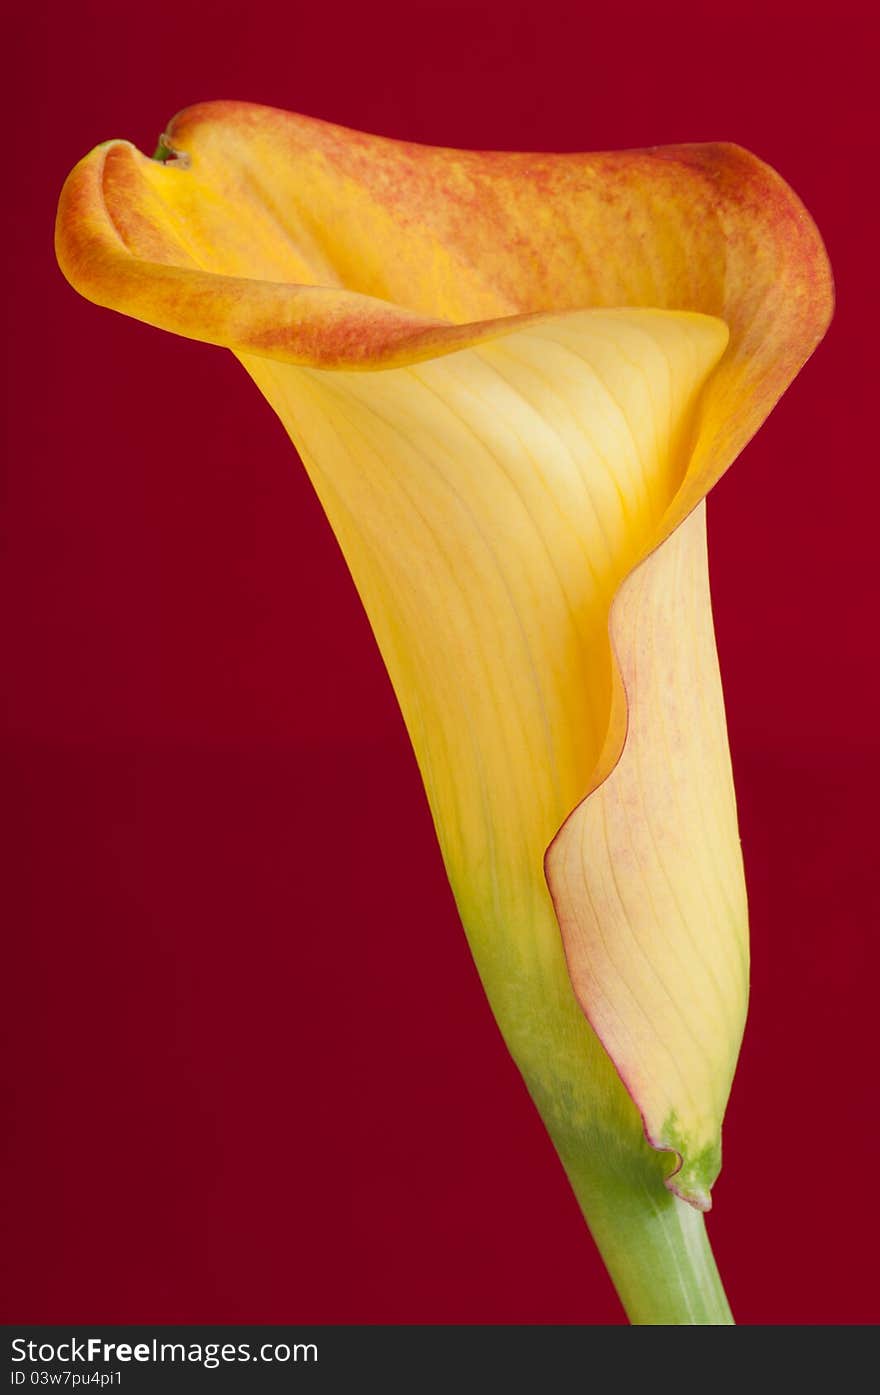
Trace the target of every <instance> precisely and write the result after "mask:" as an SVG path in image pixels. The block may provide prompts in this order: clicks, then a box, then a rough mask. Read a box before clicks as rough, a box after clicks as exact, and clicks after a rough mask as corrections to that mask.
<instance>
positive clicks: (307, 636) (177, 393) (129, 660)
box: [2, 0, 880, 1323]
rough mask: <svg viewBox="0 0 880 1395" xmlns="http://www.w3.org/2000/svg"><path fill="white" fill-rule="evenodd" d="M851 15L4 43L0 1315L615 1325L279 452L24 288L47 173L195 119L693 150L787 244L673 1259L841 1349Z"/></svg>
mask: <svg viewBox="0 0 880 1395" xmlns="http://www.w3.org/2000/svg"><path fill="white" fill-rule="evenodd" d="M868 23H869V21H868V6H867V5H865V6H864V7H858V6H855V5H853V4H851V3H846V0H844V3H835V5H834V6H833V7H825V6H823V7H822V8H821V10H820V9H817V10H816V12H815V18H814V19H811V17H810V15H809V13H808V12H807V11H805V9H804V6H803V5H798V6H795V5H791V6H788V5H786V4H774V3H762V4H760V5H754V6H749V5H748V4H747V5H745V6H744V5H743V4H741V3H740V4H738V5H736V6H735V7H734V6H733V5H730V6H720V5H719V6H708V5H705V4H700V5H694V6H692V7H690V8H689V7H687V6H685V7H682V6H681V5H680V4H679V3H676V4H675V5H671V4H668V5H666V6H661V5H660V4H659V3H644V0H640V2H639V3H638V4H635V5H634V4H632V3H630V4H627V5H626V6H623V5H617V4H612V5H605V6H601V7H600V6H596V5H592V4H590V3H588V2H586V3H585V2H584V0H578V3H562V0H541V3H539V4H535V3H534V0H528V3H522V0H512V2H511V3H508V4H500V3H494V0H477V3H474V2H473V0H471V3H468V4H464V3H463V0H462V3H454V4H448V5H443V4H439V3H433V2H432V0H429V2H428V3H415V2H413V0H411V3H408V4H402V3H398V2H397V0H395V3H378V4H376V5H372V6H370V5H366V4H352V3H350V0H346V3H344V4H343V3H341V0H336V3H333V4H321V5H318V4H311V5H300V4H297V3H295V0H253V3H250V4H247V5H245V4H231V3H227V0H215V3H214V4H212V5H210V6H209V5H207V4H204V3H201V0H200V3H193V0H186V2H185V3H183V0H181V2H180V3H175V4H174V5H171V4H164V3H163V4H156V3H150V4H149V5H144V6H138V5H127V6H120V5H119V4H116V3H113V4H109V3H107V4H103V3H98V0H79V3H78V4H77V5H76V6H71V5H67V4H61V3H55V4H49V5H47V6H45V7H44V9H43V11H42V13H36V14H35V13H29V14H25V13H24V12H23V11H22V9H21V8H20V7H19V8H17V9H16V10H15V12H13V13H12V14H11V16H10V17H9V18H8V19H7V21H6V25H7V39H8V38H9V32H10V27H11V35H12V38H13V50H12V53H13V63H12V70H13V75H14V77H15V78H16V79H17V82H18V89H17V91H15V92H13V93H12V97H13V105H12V110H11V111H10V112H9V113H8V114H7V116H6V119H5V127H4V129H5V136H6V139H5V152H4V168H5V185H6V193H7V195H8V196H9V198H10V200H11V208H12V220H11V229H10V231H11V238H12V247H11V252H10V254H9V259H8V261H7V263H6V273H7V275H6V285H5V288H4V289H5V291H6V294H7V297H8V298H9V299H10V300H11V312H12V328H11V330H10V331H9V332H8V334H7V350H8V357H9V371H8V383H9V389H8V390H9V394H10V398H9V400H10V407H11V413H10V430H11V448H10V452H9V480H8V501H9V502H8V505H7V508H6V511H5V524H4V528H5V531H6V533H7V546H6V553H5V569H6V575H5V577H4V588H3V589H4V594H5V596H6V597H7V611H6V615H5V619H4V634H3V638H2V647H3V654H4V657H5V659H6V661H7V663H6V675H7V677H6V683H5V685H4V687H5V692H6V696H7V698H8V725H7V732H8V735H7V737H6V739H5V742H4V747H5V749H4V764H5V766H6V767H7V776H6V785H5V787H6V789H7V790H8V795H9V797H8V802H7V812H8V816H9V819H8V823H9V826H8V832H7V833H6V835H5V838H4V842H3V848H4V853H5V855H6V856H7V857H8V869H7V871H6V872H5V874H4V885H5V887H6V888H7V892H8V897H7V899H8V901H9V902H10V903H11V915H10V916H9V918H8V930H7V939H6V951H5V956H4V957H5V958H6V960H7V963H8V962H9V961H10V960H11V972H10V974H9V976H8V980H7V988H6V991H7V995H8V996H7V1002H6V1004H5V1008H4V1012H3V1026H4V1030H5V1032H6V1033H7V1042H6V1046H5V1051H4V1057H3V1061H4V1075H5V1088H6V1091H7V1094H6V1103H5V1105H4V1116H5V1122H6V1129H5V1132H6V1133H7V1135H8V1139H9V1143H8V1145H7V1149H6V1152H5V1157H4V1168H5V1176H4V1180H3V1188H2V1190H3V1196H4V1198H5V1201H6V1212H7V1215H6V1224H7V1228H8V1230H9V1232H11V1235H10V1237H9V1239H10V1243H9V1247H8V1251H7V1253H8V1255H9V1256H10V1257H11V1261H12V1262H11V1263H10V1264H9V1265H8V1279H7V1280H6V1282H7V1284H8V1289H7V1291H6V1293H5V1295H4V1298H3V1303H2V1315H3V1316H4V1317H5V1319H6V1320H7V1321H9V1320H12V1319H15V1320H31V1321H38V1320H57V1321H86V1320H89V1321H92V1320H104V1321H111V1320H116V1321H121V1320H130V1321H158V1320H165V1321H173V1320H180V1321H186V1320H203V1321H222V1320H228V1321H232V1320H240V1321H288V1320H289V1321H307V1320H308V1321H327V1322H334V1321H349V1322H352V1321H353V1322H410V1321H422V1322H425V1321H427V1322H433V1321H439V1322H449V1321H459V1322H461V1321H464V1322H502V1323H510V1322H539V1323H542V1322H584V1323H616V1322H620V1321H622V1313H621V1310H620V1308H619V1305H618V1303H617V1300H616V1297H615V1295H614V1293H613V1290H612V1288H611V1286H610V1284H609V1282H608V1281H607V1278H606V1277H605V1274H604V1271H603V1269H602V1266H601V1264H600V1261H599V1259H598V1257H597V1255H596V1252H595V1250H594V1249H593V1246H592V1243H591V1241H590V1238H589V1236H588V1233H587V1231H586V1230H585V1228H584V1227H583V1225H582V1223H581V1221H580V1218H579V1214H578V1212H577V1209H576V1207H575V1204H574V1202H573V1200H572V1198H571V1196H570V1194H569V1192H568V1189H567V1184H566V1182H565V1179H564V1176H563V1174H562V1171H561V1168H560V1167H559V1165H558V1163H557V1162H556V1159H555V1156H554V1154H553V1152H552V1149H551V1147H550V1145H549V1143H548V1142H547V1140H546V1138H545V1137H544V1135H543V1130H542V1126H541V1124H540V1122H539V1120H538V1118H537V1116H536V1115H535V1113H534V1111H533V1110H532V1107H531V1105H530V1104H529V1101H528V1099H527V1097H526V1094H525V1091H524V1088H523V1086H522V1084H521V1082H520V1080H519V1078H518V1076H517V1074H516V1071H515V1070H514V1068H513V1067H512V1065H511V1064H510V1062H509V1060H508V1058H507V1056H506V1053H505V1051H504V1048H503V1046H502V1044H501V1042H500V1039H499V1037H498V1035H497V1032H496V1029H495V1026H494V1023H493V1021H492V1019H491V1016H490V1014H489V1012H488V1010H487V1009H486V1007H485V1004H484V1002H483V1000H482V995H481V990H480V987H479V984H478V981H477V978H476V975H475V973H474V971H473V968H472V966H471V964H470V960H469V956H468V953H467V950H466V946H465V941H464V936H463V934H462V933H461V930H460V928H459V926H458V923H457V920H456V916H455V913H454V909H453V905H452V901H451V897H450V894H449V892H448V889H447V886H446V882H445V878H444V873H443V869H442V865H441V862H440V858H439V855H438V853H437V851H436V848H435V845H434V841H433V834H432V829H431V826H430V821H429V818H428V815H427V811H426V808H425V805H424V801H423V797H422V794H421V789H420V785H419V781H418V778H417V774H416V770H415V767H414V762H413V760H412V757H411V754H410V751H409V748H408V744H407V740H406V737H405V734H404V732H403V730H402V726H401V723H400V721H399V718H398V714H397V711H396V708H395V704H394V700H393V697H392V694H391V691H390V688H389V685H388V682H387V680H386V678H385V675H384V672H383V670H382V668H381V665H380V663H379V661H378V659H377V656H376V654H375V652H374V649H373V644H372V640H371V636H370V634H369V632H368V629H367V626H366V623H365V621H364V619H363V617H362V614H361V611H360V608H359V604H358V601H357V599H356V597H355V595H354V593H353V590H352V588H351V586H350V583H349V581H348V578H347V575H346V572H345V569H344V566H343V564H342V562H341V559H340V557H339V556H338V554H337V551H336V547H335V543H334V541H333V539H332V537H331V535H330V533H329V530H328V528H327V526H326V525H325V523H324V521H323V518H322V516H321V514H320V512H319V510H318V507H317V505H316V503H315V501H314V499H313V498H312V496H311V493H310V490H309V488H308V486H307V483H306V481H305V478H304V475H303V474H302V472H301V470H300V468H299V467H298V466H297V464H296V462H295V460H294V459H293V457H292V452H291V451H290V449H289V447H288V444H287V441H286V439H285V437H284V436H283V433H282V431H281V429H280V427H279V425H278V423H277V422H276V421H275V419H274V418H273V416H272V414H271V412H270V411H269V410H268V409H267V407H266V406H265V404H264V403H263V401H262V400H261V399H260V397H259V395H258V393H257V392H256V390H255V389H254V388H253V386H252V385H251V384H250V382H249V381H248V380H247V379H246V377H245V375H244V374H243V372H242V371H241V369H240V368H239V367H238V365H237V364H236V363H235V362H234V360H233V359H232V357H231V356H230V355H227V354H224V353H221V352H219V351H217V350H215V349H209V348H206V347H203V346H201V345H196V344H190V343H187V342H184V341H182V340H175V339H173V338H171V337H170V336H167V335H163V334H160V333H158V332H156V331H153V330H151V329H148V328H145V327H144V326H142V325H139V324H136V323H134V322H132V321H128V320H125V319H122V318H120V317H118V316H115V315H112V314H109V313H106V312H103V311H101V310H98V309H97V308H95V307H92V306H90V305H88V304H87V303H86V302H85V301H83V300H81V299H79V298H78V297H77V296H76V295H75V294H74V292H73V291H72V290H70V289H69V288H68V287H67V285H66V284H65V283H64V282H63V280H62V278H61V276H60V274H59V273H58V271H57V269H56V267H55V264H54V258H53V254H52V248H51V232H52V221H53V216H54V206H55V200H56V198H57V194H58V190H59V188H60V185H61V183H62V180H63V178H64V176H65V175H66V173H67V171H68V170H69V168H70V167H71V166H72V165H73V164H74V162H75V161H76V160H77V159H78V158H79V157H80V155H82V154H84V153H85V152H86V151H87V150H88V149H89V148H90V147H91V146H92V145H94V144H95V143H96V142H98V141H99V140H102V139H105V138H107V137H110V136H126V137H128V138H130V139H132V140H134V141H135V142H136V143H137V144H138V145H139V146H141V148H143V149H144V150H146V151H148V152H151V151H152V149H153V148H154V145H155V140H156V136H157V135H158V133H159V131H160V130H161V129H162V128H163V126H164V125H165V123H166V121H167V119H168V118H169V117H170V116H171V115H172V114H173V113H174V112H175V111H177V110H178V109H179V108H180V107H182V106H185V105H189V104H190V103H192V102H195V101H199V100H203V99H208V98H215V97H232V98H244V99H250V100H254V101H263V102H266V103H269V104H273V105H276V106H280V107H286V108H289V109H293V110H300V111H303V112H307V113H310V114H313V115H317V116H323V117H327V118H331V119H334V120H337V121H340V122H343V123H346V124H349V125H352V126H356V127H361V128H363V129H367V130H373V131H379V132H383V133H386V134H389V135H396V136H402V137H408V138H411V139H416V140H423V141H433V142H439V143H444V144H451V145H456V144H460V145H466V146H478V147H480V146H482V147H493V146H494V147H508V148H536V149H602V148H606V147H624V146H630V145H639V144H653V143H663V142H667V141H680V140H708V139H732V140H737V141H739V142H741V143H742V144H744V145H746V146H749V147H750V148H752V149H753V150H755V151H756V152H757V153H759V154H760V155H762V156H763V157H764V158H765V159H767V160H769V161H770V162H771V163H772V164H773V165H775V166H776V167H777V168H778V169H779V170H780V171H781V172H782V174H784V175H785V177H786V178H787V179H788V180H789V181H790V182H791V183H792V184H793V185H794V187H795V188H796V189H797V190H798V191H799V193H800V194H801V196H802V197H803V198H804V200H805V201H806V203H807V205H808V207H809V208H810V209H811V210H812V212H813V214H814V216H815V218H816V220H817V222H818V224H819V226H820V228H821V229H822V231H823V233H824V235H825V238H826V241H827V245H828V248H829V252H830V255H831V259H832V262H833V264H834V267H835V271H836V276H837V282H838V291H839V310H838V314H837V318H836V321H835V323H834V325H833V327H832V330H831V333H830V335H829V337H828V339H827V340H826V342H825V344H824V345H823V346H822V347H821V348H820V350H819V351H818V353H817V355H816V357H815V358H814V360H813V361H812V362H811V363H810V364H809V365H808V366H807V368H806V369H805V371H804V372H803V374H802V376H801V377H800V379H799V380H798V381H797V383H796V384H795V386H794V387H793V388H792V390H791V391H790V393H789V395H788V396H787V398H786V399H785V400H784V401H783V402H782V404H781V405H780V406H779V408H778V409H777V410H776V412H775V413H774V414H773V417H772V419H771V420H770V421H769V422H768V423H767V425H766V426H765V427H764V428H763V429H762V431H761V433H760V436H759V438H758V439H757V440H756V441H755V442H754V443H753V444H752V445H751V446H750V447H749V448H748V450H747V451H746V453H745V454H744V456H743V457H742V459H741V460H740V461H739V462H738V463H737V464H736V466H735V467H734V468H733V470H732V471H731V473H730V474H729V476H728V477H727V478H726V479H725V480H724V481H723V482H722V483H721V485H720V486H719V487H718V489H717V491H716V494H715V495H714V496H713V499H712V502H711V506H710V511H711V525H710V526H711V545H712V567H713V583H714V594H715V602H716V611H717V628H718V637H719V645H720V650H721V659H722V667H723V671H724V678H725V683H726V691H727V697H728V709H729V719H730V734H731V743H732V749H733V758H734V765H735V770H736V777H737V785H738V790H739V799H740V809H741V824H742V837H743V843H744V848H745V856H746V863H747V872H748V879H749V888H750V897H751V906H752V927H753V946H754V951H753V952H754V990H753V998H752V1008H751V1017H750V1022H749V1026H748V1031H747V1036H746V1042H745V1048H744V1051H743V1056H742V1062H741V1066H740V1070H739V1074H738V1076H737V1080H736V1084H735V1087H734V1094H733V1099H732V1101H731V1105H730V1110H729V1114H728V1121H727V1125H726V1128H725V1154H726V1165H725V1170H724V1172H723V1174H722V1178H721V1181H720V1183H719V1185H718V1187H717V1190H716V1208H715V1211H714V1213H713V1215H712V1217H711V1218H710V1228H711V1234H712V1237H713V1242H714V1245H715V1248H716V1253H717V1256H718V1260H719V1264H720V1267H721V1270H722V1273H723V1274H724V1276H725V1279H726V1282H727V1286H728V1290H729V1294H730V1297H731V1301H732V1303H733V1306H734V1309H735V1311H736V1313H737V1315H738V1317H739V1319H740V1321H742V1322H746V1323H772V1322H785V1323H832V1322H841V1323H848V1322H852V1323H856V1322H869V1321H874V1320H876V1318H877V1316H878V1311H877V1303H876V1298H875V1293H876V1282H875V1264H876V1255H877V1243H878V1228H877V1210H876V1206H875V1205H874V1201H873V1193H874V1184H875V1178H876V1166H877V1142H878V1125H877V1093H876V1071H877V1050H876V1040H877V1030H876V1018H877V1007H876V1000H875V995H876V989H875V985H876V982H877V973H878V968H880V960H878V945H877V937H876V928H877V919H876V911H877V876H876V814H875V790H876V789H877V786H878V778H880V752H878V743H877V731H876V721H875V714H876V711H877V697H878V693H877V677H878V666H877V653H876V592H875V591H874V577H875V567H876V562H875V558H876V531H875V530H876V522H875V520H876V510H877V504H878V485H877V474H876V450H875V433H874V432H873V431H871V430H870V428H869V419H868V412H869V407H870V408H871V409H873V408H874V407H875V398H876V392H877V388H876V384H875V382H874V375H873V360H874V357H875V354H874V351H873V345H874V342H875V338H876V318H875V317H874V316H873V313H872V311H871V306H870V303H869V302H870V299H871V298H872V297H873V298H874V299H875V298H876V279H877V263H876V255H875V243H876V224H875V221H872V219H871V217H870V214H869V211H868V208H867V203H868V201H869V200H870V198H871V196H872V195H873V186H874V174H873V170H874V167H875V164H876V133H875V132H872V131H871V130H870V129H869V123H870V114H871V111H872V108H873V103H874V99H875V96H876V74H875V72H874V71H873V51H874V49H875V36H872V35H869V32H868ZM869 315H871V316H872V318H870V319H869ZM869 373H870V375H871V377H870V381H869ZM869 395H870V396H869Z"/></svg>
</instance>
